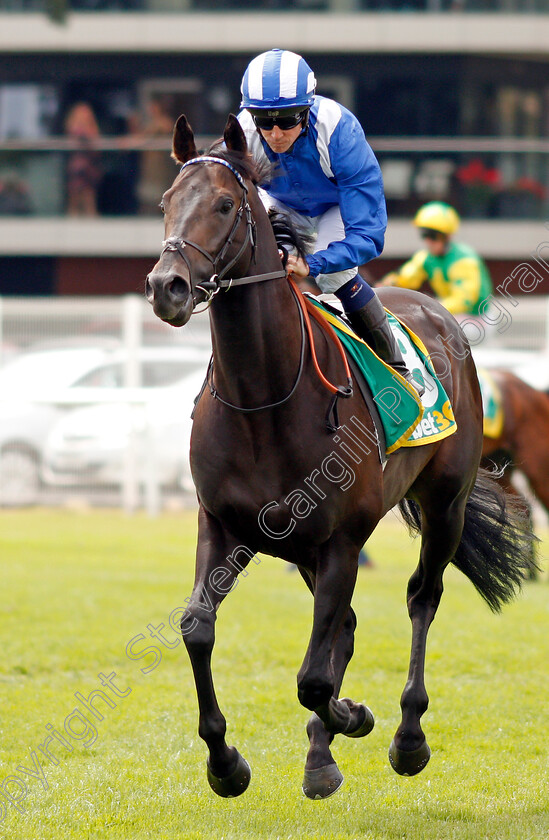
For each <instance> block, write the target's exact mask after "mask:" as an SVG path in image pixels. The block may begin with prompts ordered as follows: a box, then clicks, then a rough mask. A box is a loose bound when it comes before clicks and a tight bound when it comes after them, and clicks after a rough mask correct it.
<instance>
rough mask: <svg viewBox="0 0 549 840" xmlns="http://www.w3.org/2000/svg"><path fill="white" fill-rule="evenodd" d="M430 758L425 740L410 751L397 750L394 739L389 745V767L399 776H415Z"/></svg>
mask: <svg viewBox="0 0 549 840" xmlns="http://www.w3.org/2000/svg"><path fill="white" fill-rule="evenodd" d="M430 758H431V750H430V749H429V744H428V743H427V741H424V742H423V744H422V745H421V747H418V748H417V750H411V751H408V750H399V748H398V747H397V746H396V744H395V742H394V741H392V742H391V746H390V747H389V761H390V762H391V767H392V768H393V770H394V771H395V773H398V774H399V775H400V776H415V775H416V773H420V772H421V771H422V770H423V768H424V767H425V765H426V764H427V762H428V761H429V759H430Z"/></svg>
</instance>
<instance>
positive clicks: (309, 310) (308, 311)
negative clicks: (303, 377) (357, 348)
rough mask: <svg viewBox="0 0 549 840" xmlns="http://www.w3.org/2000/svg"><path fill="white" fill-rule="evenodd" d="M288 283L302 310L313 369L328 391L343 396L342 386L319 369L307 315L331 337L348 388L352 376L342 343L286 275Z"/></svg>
mask: <svg viewBox="0 0 549 840" xmlns="http://www.w3.org/2000/svg"><path fill="white" fill-rule="evenodd" d="M288 283H289V284H290V286H291V287H292V289H293V292H294V294H295V298H296V300H297V302H298V304H299V306H300V307H301V311H302V312H303V317H304V320H305V326H306V328H307V333H308V335H309V344H310V345H311V356H312V358H313V364H314V367H315V370H316V372H317V374H318V378H319V379H320V381H321V382H322V384H323V385H324V386H325V387H326V388H327V389H328V391H330V393H331V394H339V395H340V396H343V394H342V388H341V387H337V385H332V383H331V382H330V381H329V380H328V379H326V377H325V376H324V374H323V373H322V371H321V370H320V365H319V364H318V359H317V356H316V348H315V342H314V336H313V328H312V326H311V319H310V317H309V315H312V316H313V318H314V319H315V321H316V322H317V323H318V324H319V326H320V327H321V329H323V330H324V332H325V333H326V335H327V336H328V338H331V340H332V341H333V342H334V344H335V345H336V347H337V349H338V350H339V355H340V356H341V358H342V360H343V364H344V366H345V373H346V375H347V387H348V388H349V387H350V385H351V381H352V377H351V371H350V368H349V362H348V361H347V356H346V355H345V350H344V349H343V345H342V343H341V341H340V340H339V338H338V336H337V334H336V332H335V330H334V329H333V327H332V326H331V324H329V323H328V321H327V320H326V319H325V318H323V317H322V315H321V314H320V312H319V311H318V309H317V308H316V306H315V305H314V303H311V301H310V300H307V298H306V297H304V295H303V294H302V292H301V290H300V289H299V288H298V287H297V286H296V284H295V283H294V281H293V280H292V279H291V277H290V276H288ZM347 396H350V395H347Z"/></svg>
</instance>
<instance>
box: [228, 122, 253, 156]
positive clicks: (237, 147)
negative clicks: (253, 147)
mask: <svg viewBox="0 0 549 840" xmlns="http://www.w3.org/2000/svg"><path fill="white" fill-rule="evenodd" d="M223 139H224V141H225V145H226V147H227V148H228V149H230V150H231V151H232V152H242V154H246V152H247V151H248V144H247V143H246V135H245V134H244V132H243V130H242V126H241V125H240V123H239V122H238V120H237V118H236V117H235V115H234V114H229V117H228V119H227V125H226V126H225V131H224V132H223Z"/></svg>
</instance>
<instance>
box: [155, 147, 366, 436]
mask: <svg viewBox="0 0 549 840" xmlns="http://www.w3.org/2000/svg"><path fill="white" fill-rule="evenodd" d="M197 163H218V164H220V165H221V166H225V167H226V168H227V169H229V170H230V172H232V174H233V175H234V177H235V178H236V180H237V182H238V184H239V186H240V187H241V189H242V197H241V199H240V204H239V207H238V210H237V212H236V216H235V220H234V222H233V226H232V228H231V230H230V231H229V234H228V236H227V238H226V240H225V242H224V243H223V245H222V246H221V248H220V250H219V251H218V252H217V254H216V255H215V256H212V255H211V254H210V253H208V251H206V250H205V249H204V248H203V247H202V246H201V245H198V244H197V243H196V242H192V241H191V240H190V239H185V238H183V237H174V236H171V237H169V238H168V239H166V240H164V242H163V243H162V251H161V253H160V256H162V254H164V253H165V252H166V251H177V253H178V254H179V255H180V256H181V258H182V259H183V261H184V262H185V264H186V266H187V268H188V269H189V279H190V283H191V289H193V284H192V268H191V263H190V260H189V258H188V257H187V254H186V253H185V248H186V247H187V246H188V247H190V248H194V250H195V251H198V253H199V254H202V256H203V257H206V259H207V260H208V261H209V262H210V263H211V264H212V267H213V272H214V273H213V274H212V276H211V277H210V279H209V280H204V281H202V282H201V283H198V284H197V285H196V286H195V287H194V288H195V289H199V290H200V291H201V292H202V293H203V294H204V299H203V300H202V301H200V302H201V303H204V302H206V303H209V302H210V301H211V300H212V298H213V297H214V295H216V294H217V293H218V292H219V291H221V289H224V290H225V291H228V290H229V289H230V288H231V286H242V285H245V284H248V283H261V282H263V281H265V280H277V279H282V278H283V279H286V271H285V270H284V269H280V270H279V271H270V272H267V273H265V274H253V275H250V276H247V277H237V278H228V277H227V276H226V275H227V274H228V273H229V271H230V270H231V269H232V268H234V266H235V265H236V264H237V263H238V261H239V259H240V257H241V256H242V254H243V253H244V251H245V250H246V248H247V247H248V244H250V245H251V247H252V258H253V255H254V252H255V248H256V226H255V221H254V218H253V216H252V210H251V207H250V204H249V202H248V187H247V186H246V183H245V181H244V179H243V178H242V175H241V174H240V172H238V170H237V169H235V167H234V166H233V165H232V164H231V163H229V162H228V161H227V160H224V159H223V158H219V157H214V156H212V155H203V156H201V157H196V158H191V159H190V160H188V161H186V162H185V163H184V164H183V165H182V167H181V170H180V172H183V170H184V169H186V168H187V166H193V165H194V164H197ZM243 216H245V218H246V236H245V237H244V241H243V242H242V245H241V246H240V248H239V250H238V252H237V254H236V256H234V257H233V258H232V259H231V260H229V262H228V263H227V265H225V266H224V267H223V268H222V269H221V271H219V272H218V271H217V266H218V265H219V264H221V263H222V262H223V260H224V259H225V257H226V255H227V252H228V250H229V248H230V246H231V245H232V242H233V239H234V236H235V234H236V231H237V230H238V228H239V226H240V223H241V221H242V218H243ZM250 261H251V260H250ZM290 288H291V291H292V294H293V295H294V298H295V300H296V303H297V308H298V312H299V321H300V329H301V350H300V354H299V366H298V371H297V376H296V378H295V380H294V383H293V385H292V387H291V389H290V391H289V392H288V393H287V394H286V396H285V397H283V398H282V399H280V400H277V401H276V402H273V403H269V404H268V405H259V406H253V407H250V408H247V407H244V406H240V405H235V404H234V403H230V402H228V401H227V400H224V399H223V398H222V397H220V396H219V394H218V392H217V391H216V389H215V386H214V383H213V356H212V358H211V359H210V364H209V365H208V372H207V374H206V379H205V381H204V384H203V386H202V389H201V391H200V393H199V394H198V396H197V398H196V400H195V406H196V405H197V403H198V400H199V399H200V397H201V396H202V393H203V391H204V389H205V388H206V386H208V387H209V390H210V393H211V395H212V397H214V399H216V400H218V401H219V402H221V403H222V404H223V405H225V406H227V407H228V408H232V409H235V410H236V411H241V412H244V413H252V412H255V411H263V410H265V409H268V408H276V407H277V406H280V405H284V403H286V402H288V400H289V399H290V398H291V397H292V396H293V394H294V393H295V391H296V390H297V386H298V385H299V381H300V379H301V375H302V373H303V368H304V362H305V347H306V336H307V333H309V338H310V342H311V350H312V353H313V358H314V361H315V366H316V369H317V373H318V374H319V375H320V377H321V380H322V381H323V382H324V384H325V385H326V386H327V387H328V388H329V390H331V391H332V394H333V397H332V401H331V403H330V408H329V409H328V414H327V417H326V424H327V427H328V430H329V431H331V432H334V431H336V429H337V428H338V427H339V422H338V420H337V399H338V397H345V398H349V397H350V396H352V394H353V388H352V380H351V377H350V372H349V368H348V365H347V361H346V359H345V356H344V354H343V358H344V363H345V366H346V372H347V386H346V387H345V386H343V387H342V386H339V387H338V386H334V385H331V383H329V382H328V380H326V379H325V378H324V377H323V375H322V373H321V372H320V369H319V368H318V363H317V362H316V354H315V352H314V340H313V336H312V331H311V325H310V321H309V319H308V318H307V314H306V308H305V306H304V304H303V303H302V302H301V300H300V298H299V292H298V290H297V287H295V285H294V284H293V283H292V282H291V283H290ZM197 303H198V301H197V300H196V298H195V295H194V291H193V311H196V306H197ZM336 341H337V339H336ZM193 414H194V411H193ZM331 416H333V418H334V421H335V425H334V423H332V422H331V420H330V417H331Z"/></svg>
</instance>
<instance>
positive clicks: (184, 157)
mask: <svg viewBox="0 0 549 840" xmlns="http://www.w3.org/2000/svg"><path fill="white" fill-rule="evenodd" d="M197 155H198V152H197V150H196V145H195V142H194V134H193V130H192V128H191V126H190V124H189V121H188V120H187V117H186V116H185V114H181V116H180V117H179V119H178V120H177V122H176V124H175V128H174V130H173V144H172V157H173V159H174V160H175V161H176V163H186V162H187V161H188V160H190V159H191V158H193V157H196V156H197Z"/></svg>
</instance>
